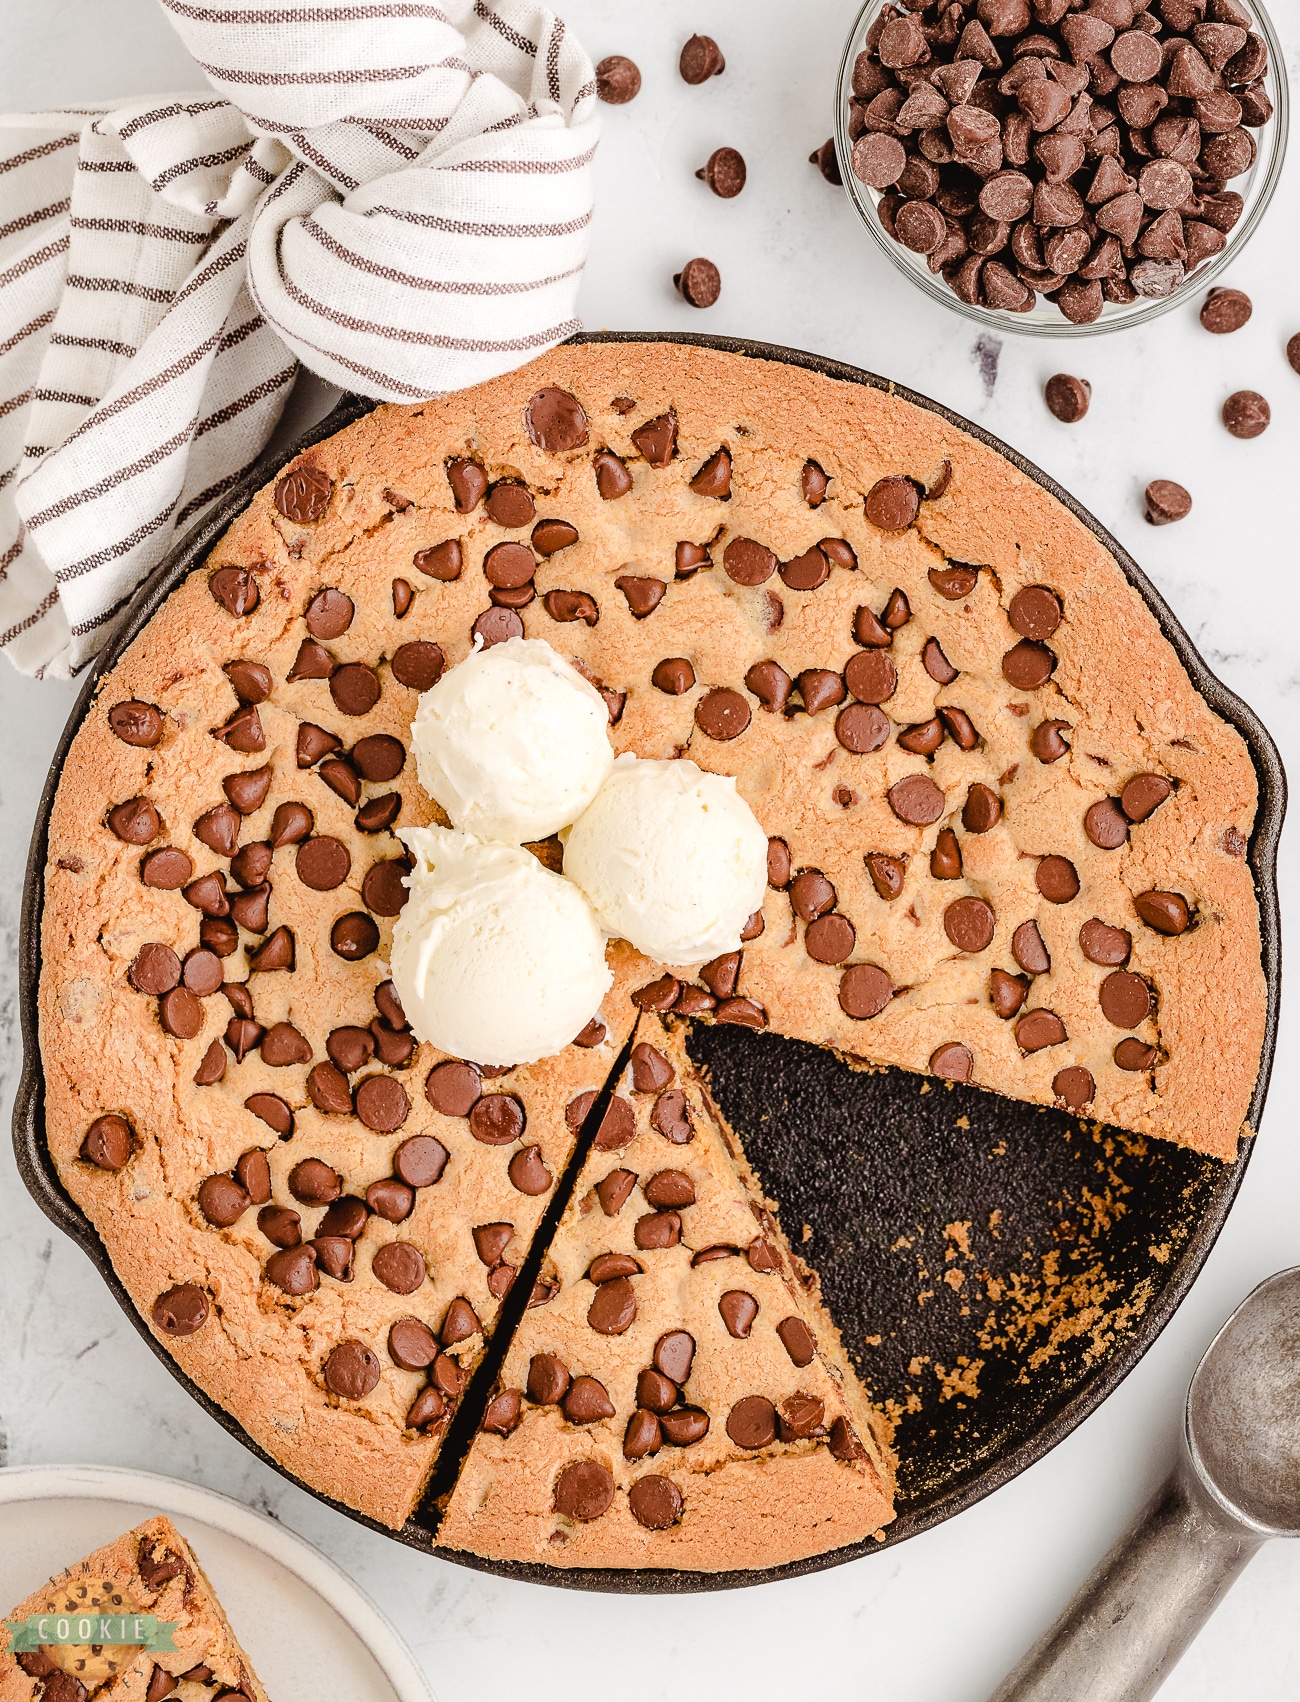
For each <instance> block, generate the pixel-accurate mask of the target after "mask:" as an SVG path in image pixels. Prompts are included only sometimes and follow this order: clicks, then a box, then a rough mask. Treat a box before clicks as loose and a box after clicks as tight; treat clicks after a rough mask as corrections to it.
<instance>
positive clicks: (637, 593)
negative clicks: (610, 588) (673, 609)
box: [614, 573, 668, 620]
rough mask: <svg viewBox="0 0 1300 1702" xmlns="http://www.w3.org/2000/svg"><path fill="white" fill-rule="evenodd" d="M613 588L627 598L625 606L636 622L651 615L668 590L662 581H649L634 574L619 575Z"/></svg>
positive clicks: (642, 576) (647, 578) (643, 576)
mask: <svg viewBox="0 0 1300 1702" xmlns="http://www.w3.org/2000/svg"><path fill="white" fill-rule="evenodd" d="M614 586H615V589H616V590H619V591H621V592H622V593H623V595H624V596H625V597H626V598H627V606H628V608H629V609H630V610H631V612H632V615H633V616H634V617H635V619H637V620H644V619H645V618H646V616H647V615H650V614H653V613H654V611H655V610H656V609H657V608H658V607H659V604H660V603H661V602H662V601H663V595H664V592H665V591H666V590H667V589H668V587H667V585H666V584H665V583H664V581H663V580H662V579H651V578H649V577H647V576H645V575H642V574H636V573H621V574H620V575H619V576H618V578H617V579H616V580H615V581H614Z"/></svg>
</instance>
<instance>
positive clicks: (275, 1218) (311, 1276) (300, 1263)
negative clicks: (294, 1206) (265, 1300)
mask: <svg viewBox="0 0 1300 1702" xmlns="http://www.w3.org/2000/svg"><path fill="white" fill-rule="evenodd" d="M282 1218H293V1219H294V1225H295V1226H294V1233H295V1234H296V1233H297V1227H296V1226H297V1218H298V1214H297V1212H286V1211H281V1210H280V1209H279V1208H277V1207H274V1206H268V1207H267V1208H266V1210H264V1211H261V1212H259V1213H258V1217H257V1221H258V1225H259V1227H262V1226H263V1219H266V1220H267V1222H268V1223H270V1224H271V1225H272V1227H276V1228H279V1227H280V1222H279V1220H280V1219H282ZM263 1234H266V1235H267V1238H268V1239H269V1240H271V1241H272V1242H274V1241H275V1237H274V1236H272V1235H270V1233H269V1230H268V1229H267V1228H265V1227H263ZM265 1275H266V1280H267V1281H268V1282H269V1283H272V1284H274V1286H275V1287H276V1288H278V1289H281V1290H283V1292H284V1293H285V1294H293V1295H301V1294H313V1293H314V1292H315V1291H316V1290H317V1289H318V1288H319V1287H320V1278H319V1276H317V1274H316V1249H315V1248H314V1247H311V1246H307V1247H300V1246H297V1245H292V1246H288V1247H284V1248H283V1249H282V1250H281V1251H280V1252H278V1253H272V1255H271V1257H270V1258H269V1259H268V1260H267V1261H266V1266H265Z"/></svg>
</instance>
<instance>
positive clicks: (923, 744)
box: [898, 715, 944, 756]
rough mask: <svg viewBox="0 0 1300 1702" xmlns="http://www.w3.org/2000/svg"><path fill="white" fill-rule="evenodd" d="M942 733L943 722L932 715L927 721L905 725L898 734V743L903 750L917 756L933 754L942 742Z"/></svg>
mask: <svg viewBox="0 0 1300 1702" xmlns="http://www.w3.org/2000/svg"><path fill="white" fill-rule="evenodd" d="M943 733H944V726H943V722H942V721H941V720H940V719H939V717H938V716H937V715H933V716H931V718H930V719H929V720H928V721H920V722H918V723H916V725H915V726H911V727H905V728H904V729H903V731H902V732H901V733H900V734H899V735H898V743H899V744H900V745H901V746H902V748H903V749H904V750H905V751H912V752H913V753H914V754H915V755H917V756H933V755H934V753H935V751H937V750H938V748H939V746H940V745H941V744H942V743H943Z"/></svg>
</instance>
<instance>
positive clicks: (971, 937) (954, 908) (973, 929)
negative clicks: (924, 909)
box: [943, 898, 994, 952]
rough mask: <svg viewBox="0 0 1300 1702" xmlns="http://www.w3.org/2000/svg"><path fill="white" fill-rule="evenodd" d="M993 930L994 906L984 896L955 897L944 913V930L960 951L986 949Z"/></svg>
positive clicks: (991, 939) (990, 940)
mask: <svg viewBox="0 0 1300 1702" xmlns="http://www.w3.org/2000/svg"><path fill="white" fill-rule="evenodd" d="M993 930H994V916H993V906H992V905H991V904H988V903H986V902H985V900H984V899H982V898H958V899H955V900H954V901H953V903H951V904H950V905H949V906H948V908H947V909H946V910H945V911H944V913H943V931H944V933H945V934H947V936H948V938H949V939H950V940H951V941H952V943H953V945H955V946H956V948H957V950H958V951H965V952H978V951H984V950H985V949H986V948H987V947H988V946H989V945H991V944H992V941H993Z"/></svg>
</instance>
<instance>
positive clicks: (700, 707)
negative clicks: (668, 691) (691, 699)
mask: <svg viewBox="0 0 1300 1702" xmlns="http://www.w3.org/2000/svg"><path fill="white" fill-rule="evenodd" d="M749 720H750V711H749V704H748V703H747V702H746V701H745V699H744V698H743V697H742V696H741V694H740V693H739V692H738V691H732V690H731V689H730V688H729V687H727V686H715V687H714V688H713V690H712V691H708V692H705V694H704V696H703V697H702V698H700V699H699V701H698V702H697V703H696V705H695V725H696V726H697V727H698V728H699V729H700V731H701V732H702V733H705V734H707V735H708V737H709V738H711V739H717V740H719V741H720V742H723V743H725V742H726V741H728V740H730V739H737V738H739V737H740V735H741V734H742V733H743V732H744V731H745V729H746V727H748V726H749Z"/></svg>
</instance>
